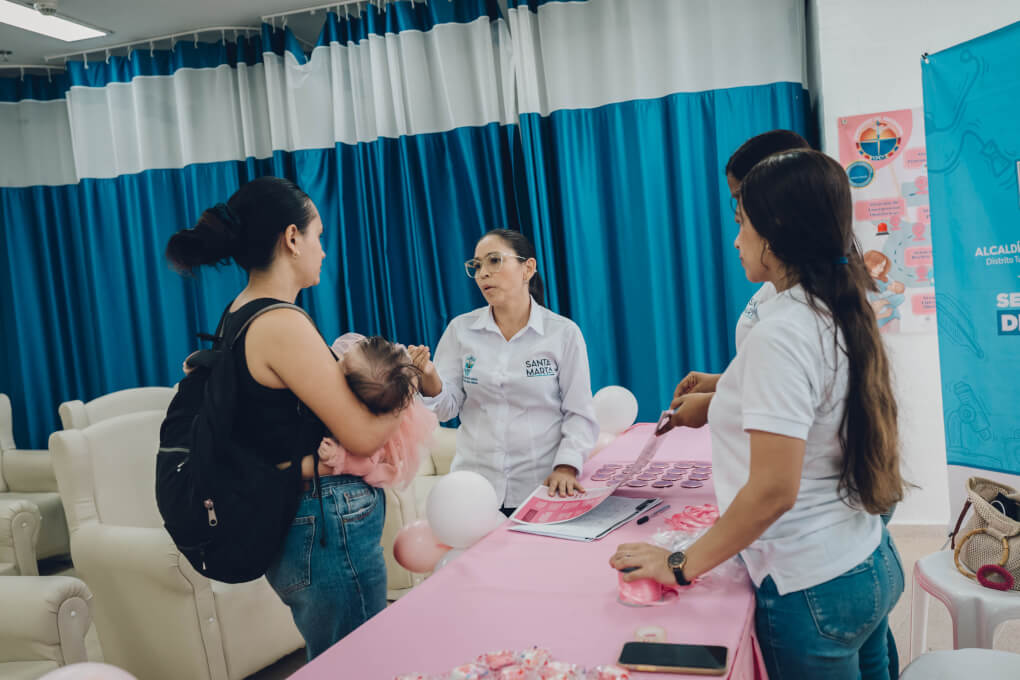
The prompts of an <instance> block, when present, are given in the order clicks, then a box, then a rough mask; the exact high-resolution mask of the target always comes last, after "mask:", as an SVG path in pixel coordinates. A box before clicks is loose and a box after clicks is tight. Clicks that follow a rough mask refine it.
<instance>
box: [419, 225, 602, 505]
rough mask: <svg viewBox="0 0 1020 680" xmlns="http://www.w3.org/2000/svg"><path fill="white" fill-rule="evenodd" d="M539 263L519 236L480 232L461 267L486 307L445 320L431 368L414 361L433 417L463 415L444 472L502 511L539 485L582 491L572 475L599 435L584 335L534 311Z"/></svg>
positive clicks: (563, 492)
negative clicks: (482, 483)
mask: <svg viewBox="0 0 1020 680" xmlns="http://www.w3.org/2000/svg"><path fill="white" fill-rule="evenodd" d="M536 266H537V262H536V260H535V248H534V246H533V245H532V244H531V242H530V241H529V240H528V239H527V238H526V237H525V236H524V235H523V234H521V233H520V232H517V231H510V230H507V229H497V230H494V231H490V232H489V233H487V234H486V235H485V236H483V237H482V239H481V240H480V241H478V244H477V245H476V246H475V253H474V256H473V257H472V258H471V259H470V260H468V261H467V262H466V263H465V269H466V271H467V275H468V276H469V277H471V278H473V279H474V280H475V283H477V284H478V287H479V289H480V290H481V291H482V296H483V297H484V298H485V300H486V302H488V303H489V304H488V306H487V307H481V308H479V309H476V310H474V311H472V312H468V313H467V314H461V315H460V316H458V317H457V318H455V319H454V320H453V321H451V322H450V325H449V326H447V328H446V331H445V332H444V333H443V337H442V338H441V339H440V341H439V345H438V346H437V347H436V355H435V360H434V363H433V362H428V363H426V362H424V361H422V362H420V365H422V364H424V365H425V369H424V378H423V379H422V381H421V393H422V395H424V396H425V397H426V399H425V403H426V404H427V405H428V406H429V407H430V408H431V409H432V410H433V411H434V412H435V413H436V415H437V416H438V417H439V420H440V421H446V420H450V419H451V418H454V417H456V416H460V429H459V431H458V433H457V455H456V457H455V458H454V460H453V466H452V468H451V469H452V470H471V471H473V472H478V473H480V474H481V475H482V476H484V477H485V478H486V479H488V480H489V481H490V482H492V485H493V487H495V489H496V495H497V496H498V497H499V498H500V500H501V504H502V508H501V509H502V510H503V512H504V513H505V514H507V515H509V514H510V513H511V512H513V510H514V509H515V508H516V507H517V506H518V505H519V504H521V503H523V502H524V500H525V499H526V498H527V497H528V495H529V494H530V493H531V492H532V491H534V490H535V488H536V487H538V486H539V485H541V484H546V485H548V486H549V492H550V494H554V493H559V494H560V495H573V494H574V493H575V492H580V491H583V489H582V488H581V485H580V484H579V483H578V481H577V476H578V475H579V474H580V472H581V468H582V467H583V465H584V459H585V457H586V456H587V455H588V453H589V452H590V451H591V450H592V448H594V446H595V441H596V439H597V438H598V433H599V427H598V423H597V422H596V420H595V409H594V407H593V405H592V394H591V378H590V375H589V371H588V352H587V348H586V347H585V344H584V337H582V335H581V330H580V329H579V328H578V327H577V324H575V323H574V322H573V321H571V320H570V319H567V318H566V317H563V316H560V315H559V314H556V313H554V312H552V311H550V310H548V309H546V308H545V307H543V306H542V305H541V302H542V300H543V297H544V295H543V288H542V281H541V278H540V277H539V274H538V272H537V271H536ZM410 351H411V353H412V355H413V356H416V357H420V356H421V354H422V353H427V352H428V348H425V347H412V348H410Z"/></svg>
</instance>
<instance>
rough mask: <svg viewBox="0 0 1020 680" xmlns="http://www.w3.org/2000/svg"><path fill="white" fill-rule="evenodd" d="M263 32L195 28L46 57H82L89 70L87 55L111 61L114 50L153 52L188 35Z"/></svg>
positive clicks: (248, 28)
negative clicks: (141, 47) (101, 55)
mask: <svg viewBox="0 0 1020 680" xmlns="http://www.w3.org/2000/svg"><path fill="white" fill-rule="evenodd" d="M261 30H262V29H261V28H260V27H257V26H210V27H208V28H193V29H191V30H190V31H177V32H176V33H169V34H167V35H160V36H153V37H151V38H142V39H140V40H132V41H131V42H125V43H118V44H117V45H109V46H108V47H95V48H93V49H90V50H77V51H75V52H66V53H64V54H54V55H51V56H48V57H46V61H55V60H57V59H64V60H65V61H66V60H67V59H68V58H70V57H77V56H81V57H83V58H84V59H85V68H88V59H87V57H86V55H89V54H95V53H96V52H106V58H107V59H109V58H110V52H112V51H113V50H120V49H124V48H127V49H128V53H129V54H130V52H131V48H132V47H134V46H136V45H148V46H149V50H150V51H153V50H155V49H156V43H158V42H162V41H164V40H169V41H170V42H171V44H172V43H173V41H174V38H179V37H181V36H186V35H190V36H193V37H194V39H195V42H196V43H197V42H198V35H199V34H200V33H210V32H215V31H219V32H220V33H221V34H222V35H221V37H222V38H223V39H224V40H226V32H227V31H234V33H235V38H236V34H237V33H238V32H240V31H244V34H245V35H248V33H258V32H260V31H261Z"/></svg>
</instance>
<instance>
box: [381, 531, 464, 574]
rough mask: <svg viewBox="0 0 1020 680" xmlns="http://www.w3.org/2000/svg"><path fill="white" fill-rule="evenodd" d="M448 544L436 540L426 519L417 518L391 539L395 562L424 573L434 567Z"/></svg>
mask: <svg viewBox="0 0 1020 680" xmlns="http://www.w3.org/2000/svg"><path fill="white" fill-rule="evenodd" d="M449 549H450V546H448V545H443V544H442V543H440V542H439V541H437V540H436V537H435V534H433V533H432V527H430V526H429V523H428V520H424V519H419V520H417V521H415V522H411V523H410V524H408V525H407V526H406V527H404V528H402V529H401V530H400V531H398V532H397V537H396V538H395V539H394V541H393V557H394V559H396V560H397V563H398V564H399V565H400V566H402V567H403V568H404V569H407V570H408V571H413V572H414V573H416V574H424V573H427V572H430V571H432V570H433V569H435V568H436V563H437V562H439V558H441V557H442V556H443V555H444V554H445V553H446V551H448V550H449Z"/></svg>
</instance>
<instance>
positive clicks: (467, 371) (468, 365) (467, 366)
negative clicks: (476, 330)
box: [464, 354, 478, 385]
mask: <svg viewBox="0 0 1020 680" xmlns="http://www.w3.org/2000/svg"><path fill="white" fill-rule="evenodd" d="M474 367H475V357H474V355H473V354H469V355H467V356H466V357H464V382H466V383H470V384H472V385H477V384H478V378H472V377H471V369H473V368H474Z"/></svg>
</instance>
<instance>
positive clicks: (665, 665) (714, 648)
mask: <svg viewBox="0 0 1020 680" xmlns="http://www.w3.org/2000/svg"><path fill="white" fill-rule="evenodd" d="M726 652H727V650H726V648H725V647H720V646H718V645H679V644H671V643H668V642H627V643H625V644H624V645H623V651H621V652H620V660H619V661H618V663H619V664H620V665H621V666H623V667H624V668H629V669H631V670H634V671H645V672H653V673H655V672H658V673H691V674H693V675H724V674H725V673H726Z"/></svg>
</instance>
